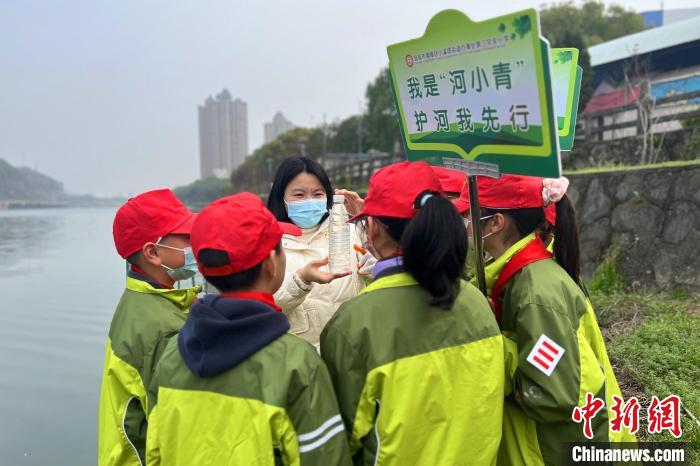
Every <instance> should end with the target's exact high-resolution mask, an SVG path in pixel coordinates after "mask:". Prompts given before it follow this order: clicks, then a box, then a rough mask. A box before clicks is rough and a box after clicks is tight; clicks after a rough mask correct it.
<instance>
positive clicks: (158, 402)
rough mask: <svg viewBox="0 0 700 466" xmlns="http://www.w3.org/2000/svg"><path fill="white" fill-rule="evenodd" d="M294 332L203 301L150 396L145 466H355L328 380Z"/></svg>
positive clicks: (280, 322)
mask: <svg viewBox="0 0 700 466" xmlns="http://www.w3.org/2000/svg"><path fill="white" fill-rule="evenodd" d="M269 298H270V300H272V295H270V297H269ZM288 331H289V323H288V321H287V318H286V316H285V315H284V314H283V313H281V312H276V311H275V310H274V309H273V308H272V307H271V305H267V304H265V303H264V302H261V301H258V300H253V299H232V298H226V297H221V296H212V295H208V296H205V297H204V298H202V299H201V300H199V301H197V302H196V303H195V304H194V305H193V306H192V310H191V311H190V316H189V318H188V320H187V323H186V324H185V325H184V326H183V328H182V330H181V332H180V334H179V335H178V337H177V338H173V339H172V340H171V341H170V343H169V344H168V346H167V347H166V349H165V352H164V354H163V357H162V358H161V360H160V363H159V364H158V369H157V370H156V374H155V380H154V384H153V385H152V386H151V389H149V397H150V398H151V400H152V401H151V404H150V406H151V412H150V415H149V418H148V439H147V442H146V447H147V451H146V462H147V464H148V465H149V466H156V465H164V466H205V465H212V466H268V465H269V466H272V465H291V466H299V465H301V466H307V465H309V466H331V465H332V466H347V465H350V464H351V462H350V454H349V452H348V444H347V439H346V436H345V428H344V426H343V422H342V420H341V418H340V414H339V411H338V403H337V401H336V399H335V393H334V392H333V386H332V385H331V381H330V378H329V376H328V371H327V369H326V367H325V366H324V364H323V361H321V358H320V357H319V356H318V353H317V352H316V350H315V349H314V347H313V346H312V345H311V344H309V343H308V342H306V341H304V340H302V339H301V338H299V337H296V336H294V335H291V334H289V333H286V332H288Z"/></svg>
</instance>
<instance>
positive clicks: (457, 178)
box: [430, 165, 467, 193]
mask: <svg viewBox="0 0 700 466" xmlns="http://www.w3.org/2000/svg"><path fill="white" fill-rule="evenodd" d="M430 168H432V169H433V171H434V172H435V174H436V175H437V177H438V178H439V179H440V184H441V185H442V190H443V191H445V192H446V193H459V192H461V191H462V188H463V187H464V183H466V182H467V174H466V173H464V172H460V171H457V170H450V169H448V168H443V167H438V166H435V165H433V166H431V167H430Z"/></svg>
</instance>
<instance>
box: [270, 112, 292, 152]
mask: <svg viewBox="0 0 700 466" xmlns="http://www.w3.org/2000/svg"><path fill="white" fill-rule="evenodd" d="M292 128H294V125H293V124H292V122H291V121H289V120H287V119H286V118H285V117H284V115H282V113H281V112H277V113H275V116H274V117H273V118H272V121H271V122H269V123H265V144H267V143H268V142H272V141H274V140H275V139H277V138H278V137H279V136H281V135H282V134H284V133H286V132H287V131H289V130H290V129H292Z"/></svg>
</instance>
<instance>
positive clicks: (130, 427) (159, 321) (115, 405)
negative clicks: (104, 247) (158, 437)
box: [97, 271, 199, 466]
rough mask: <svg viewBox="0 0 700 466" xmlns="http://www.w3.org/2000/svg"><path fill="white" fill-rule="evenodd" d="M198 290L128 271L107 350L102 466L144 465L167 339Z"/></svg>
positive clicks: (100, 426)
mask: <svg viewBox="0 0 700 466" xmlns="http://www.w3.org/2000/svg"><path fill="white" fill-rule="evenodd" d="M198 292H199V287H195V288H186V289H167V288H163V287H161V286H160V285H158V284H157V283H155V282H152V281H150V280H149V279H147V278H146V277H144V276H142V275H139V274H136V273H135V272H133V271H131V272H129V275H128V276H127V279H126V290H125V291H124V294H123V295H122V298H121V300H120V301H119V305H118V306H117V309H116V311H115V313H114V317H113V318H112V324H111V326H110V329H109V337H108V340H107V347H106V350H105V362H104V370H103V373H102V392H101V395H100V404H99V414H98V431H97V435H98V441H97V443H98V448H97V454H98V464H99V465H100V466H122V465H129V466H131V465H134V466H139V465H141V464H145V456H144V453H145V445H146V427H147V422H146V413H147V412H148V399H147V395H146V393H147V388H148V386H149V384H150V382H151V379H152V376H153V372H154V371H155V367H156V363H157V362H158V360H159V358H160V356H161V354H162V353H163V350H164V349H165V345H166V344H167V342H168V340H169V339H170V338H171V337H172V336H173V335H175V334H177V332H178V330H179V329H180V327H181V326H182V324H184V323H185V319H186V316H187V310H188V309H189V307H190V305H191V304H192V303H193V302H194V300H195V299H196V298H197V293H198Z"/></svg>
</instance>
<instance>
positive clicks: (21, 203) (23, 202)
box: [0, 199, 71, 210]
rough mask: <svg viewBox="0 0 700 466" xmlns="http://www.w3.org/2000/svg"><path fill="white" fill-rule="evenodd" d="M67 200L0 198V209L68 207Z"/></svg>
mask: <svg viewBox="0 0 700 466" xmlns="http://www.w3.org/2000/svg"><path fill="white" fill-rule="evenodd" d="M70 205H71V204H70V203H69V202H68V201H42V200H28V199H0V210H6V209H53V208H60V207H69V206H70Z"/></svg>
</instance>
